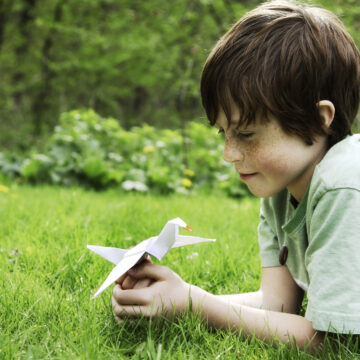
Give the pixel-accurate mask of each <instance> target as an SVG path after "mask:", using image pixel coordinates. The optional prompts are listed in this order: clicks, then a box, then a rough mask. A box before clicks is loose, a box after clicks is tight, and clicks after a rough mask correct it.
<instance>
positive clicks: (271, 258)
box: [258, 204, 280, 267]
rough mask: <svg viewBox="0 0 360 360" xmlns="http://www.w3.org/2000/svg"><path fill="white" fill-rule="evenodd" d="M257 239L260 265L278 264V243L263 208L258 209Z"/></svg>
mask: <svg viewBox="0 0 360 360" xmlns="http://www.w3.org/2000/svg"><path fill="white" fill-rule="evenodd" d="M258 241H259V246H260V258H261V266H262V267H270V266H280V263H279V251H280V249H279V244H278V240H277V237H276V235H275V233H274V232H273V231H272V229H271V228H270V226H269V224H268V222H267V220H266V217H265V214H264V209H263V204H262V205H261V209H260V223H259V226H258Z"/></svg>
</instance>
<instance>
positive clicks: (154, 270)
mask: <svg viewBox="0 0 360 360" xmlns="http://www.w3.org/2000/svg"><path fill="white" fill-rule="evenodd" d="M171 273H172V272H171V270H170V269H169V268H167V267H166V266H161V265H155V264H151V263H149V262H143V263H141V264H140V265H138V266H135V267H133V268H132V269H130V270H129V275H131V276H132V277H134V278H136V279H143V278H151V279H154V280H165V279H167V278H168V277H169V276H170V275H171Z"/></svg>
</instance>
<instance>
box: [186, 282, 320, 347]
mask: <svg viewBox="0 0 360 360" xmlns="http://www.w3.org/2000/svg"><path fill="white" fill-rule="evenodd" d="M191 300H192V310H193V311H194V312H196V313H198V314H199V315H200V316H201V318H202V319H203V320H204V321H205V322H207V324H208V325H210V326H211V327H214V328H218V329H223V330H227V329H232V330H241V331H242V332H243V334H244V335H246V336H256V337H257V338H259V339H262V340H264V341H266V342H268V343H274V341H275V343H276V340H278V341H281V342H283V343H289V344H290V345H291V346H294V345H295V343H296V345H297V346H299V347H300V348H302V349H303V348H305V347H306V348H308V349H317V348H319V347H320V346H321V344H322V341H323V334H322V333H318V332H316V331H315V330H314V329H313V327H312V324H311V322H310V321H308V320H306V319H305V318H303V317H301V316H298V315H294V314H287V313H282V312H276V311H269V310H263V309H256V308H254V307H249V306H246V305H241V304H236V303H231V302H229V301H227V300H226V299H224V298H221V297H219V296H216V295H212V294H210V293H207V292H206V291H204V290H202V289H200V288H198V287H196V286H191Z"/></svg>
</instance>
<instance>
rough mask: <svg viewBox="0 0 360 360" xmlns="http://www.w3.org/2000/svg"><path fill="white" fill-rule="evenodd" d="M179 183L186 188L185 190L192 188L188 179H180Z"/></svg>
mask: <svg viewBox="0 0 360 360" xmlns="http://www.w3.org/2000/svg"><path fill="white" fill-rule="evenodd" d="M181 183H182V184H183V186H185V187H187V188H191V186H192V181H191V180H190V179H186V178H185V179H182V180H181Z"/></svg>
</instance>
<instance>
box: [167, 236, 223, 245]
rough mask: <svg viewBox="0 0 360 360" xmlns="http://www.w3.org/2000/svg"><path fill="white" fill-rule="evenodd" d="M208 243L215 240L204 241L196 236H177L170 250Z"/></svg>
mask: <svg viewBox="0 0 360 360" xmlns="http://www.w3.org/2000/svg"><path fill="white" fill-rule="evenodd" d="M209 241H216V239H205V238H201V237H197V236H187V235H177V236H176V241H175V243H174V245H173V246H172V248H176V247H180V246H186V245H192V244H197V243H202V242H209Z"/></svg>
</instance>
